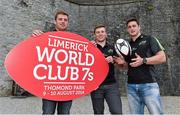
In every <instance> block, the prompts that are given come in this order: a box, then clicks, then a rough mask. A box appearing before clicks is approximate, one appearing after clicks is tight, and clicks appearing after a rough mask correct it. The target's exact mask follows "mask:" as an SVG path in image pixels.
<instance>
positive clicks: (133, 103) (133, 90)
mask: <svg viewBox="0 0 180 115" xmlns="http://www.w3.org/2000/svg"><path fill="white" fill-rule="evenodd" d="M127 31H128V33H129V34H130V37H131V41H130V46H131V48H132V55H131V56H130V57H129V59H126V62H127V63H125V61H124V60H123V58H122V56H120V57H115V58H114V61H115V62H116V63H119V64H123V65H126V66H128V87H127V88H128V101H129V107H130V113H132V114H144V107H145V106H146V107H147V109H148V111H149V113H150V114H163V111H162V105H161V99H160V92H159V86H158V84H157V82H156V80H155V77H158V76H157V73H156V71H155V68H154V65H156V64H161V63H164V62H165V61H166V56H165V53H164V48H163V47H162V46H161V44H160V43H159V41H158V40H157V39H156V38H154V37H152V36H146V35H143V34H141V32H140V25H139V22H138V20H137V19H135V18H132V19H130V20H128V21H127Z"/></svg>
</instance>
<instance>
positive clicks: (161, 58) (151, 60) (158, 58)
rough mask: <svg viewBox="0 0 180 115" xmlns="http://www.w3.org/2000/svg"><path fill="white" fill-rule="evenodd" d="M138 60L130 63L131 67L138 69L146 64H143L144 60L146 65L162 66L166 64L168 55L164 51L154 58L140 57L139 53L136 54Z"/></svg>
mask: <svg viewBox="0 0 180 115" xmlns="http://www.w3.org/2000/svg"><path fill="white" fill-rule="evenodd" d="M135 55H136V58H133V59H132V61H133V62H132V63H130V66H131V67H138V66H140V65H142V64H144V62H143V58H145V59H146V63H145V64H147V65H156V64H162V63H164V62H166V55H165V52H164V51H163V50H161V51H159V52H157V53H156V54H155V55H154V56H151V57H148V58H146V57H140V56H139V55H138V54H137V53H136V54H135Z"/></svg>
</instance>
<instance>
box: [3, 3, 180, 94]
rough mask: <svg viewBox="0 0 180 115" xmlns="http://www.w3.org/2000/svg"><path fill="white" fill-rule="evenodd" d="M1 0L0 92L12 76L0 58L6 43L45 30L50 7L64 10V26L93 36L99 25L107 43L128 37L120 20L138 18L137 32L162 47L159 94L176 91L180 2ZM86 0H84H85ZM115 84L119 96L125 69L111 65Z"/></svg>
mask: <svg viewBox="0 0 180 115" xmlns="http://www.w3.org/2000/svg"><path fill="white" fill-rule="evenodd" d="M75 1H76V3H74V2H72V0H13V1H12V0H1V1H0V11H1V12H0V19H1V22H0V25H1V26H0V30H1V31H0V41H1V42H0V52H1V55H0V65H1V66H0V70H1V71H0V77H1V80H0V95H10V94H11V90H12V80H11V79H10V77H9V76H8V74H7V72H6V70H5V68H4V66H3V62H4V59H5V56H6V55H7V53H8V52H9V50H10V49H11V48H13V47H14V46H15V45H16V44H17V43H18V42H20V41H22V40H23V39H26V38H27V37H28V36H29V35H30V34H31V32H32V30H34V29H42V30H48V29H49V28H50V27H52V26H53V24H52V23H53V18H54V17H53V16H54V13H55V11H56V10H58V9H62V10H65V11H67V12H68V13H69V14H70V25H69V30H70V31H72V32H75V33H78V34H81V35H83V36H84V37H86V38H88V39H94V38H93V27H94V26H95V25H97V24H105V25H107V27H108V36H109V42H110V43H113V42H114V41H115V40H117V39H118V38H124V39H128V34H127V32H126V27H125V22H126V19H127V18H128V17H131V16H136V17H137V18H139V20H140V23H141V25H142V26H141V28H142V31H143V33H146V34H152V35H154V36H156V37H158V38H159V40H160V42H161V43H162V44H163V46H164V47H165V49H166V53H167V56H168V61H167V63H166V64H163V65H159V66H158V72H159V77H158V78H157V80H158V83H159V84H160V88H161V93H162V95H180V65H179V63H180V53H179V49H180V43H179V40H180V38H179V36H180V24H179V21H180V10H178V9H180V1H178V0H123V2H122V1H121V0H118V1H116V0H110V1H109V2H107V1H106V2H104V3H103V2H101V1H102V0H101V1H100V0H96V1H95V0H91V2H87V0H85V1H84V3H86V4H83V0H75ZM89 1H90V0H89ZM116 76H117V79H118V80H119V84H120V89H121V92H122V94H123V95H125V92H126V90H125V87H126V82H125V81H126V79H127V77H126V71H121V70H120V71H119V70H116Z"/></svg>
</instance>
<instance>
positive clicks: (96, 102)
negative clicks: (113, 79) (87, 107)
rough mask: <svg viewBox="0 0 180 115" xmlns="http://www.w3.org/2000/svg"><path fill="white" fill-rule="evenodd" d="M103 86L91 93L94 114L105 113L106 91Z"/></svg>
mask: <svg viewBox="0 0 180 115" xmlns="http://www.w3.org/2000/svg"><path fill="white" fill-rule="evenodd" d="M102 88H103V86H101V87H100V88H98V89H97V90H95V91H93V92H92V93H91V101H92V105H93V110H94V114H104V91H103V89H102Z"/></svg>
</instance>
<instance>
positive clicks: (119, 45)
mask: <svg viewBox="0 0 180 115" xmlns="http://www.w3.org/2000/svg"><path fill="white" fill-rule="evenodd" d="M114 47H115V51H116V53H117V54H118V55H122V56H123V57H127V56H131V53H132V50H131V46H130V45H129V42H128V41H126V40H124V39H118V40H117V41H116V43H115V46H114Z"/></svg>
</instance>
